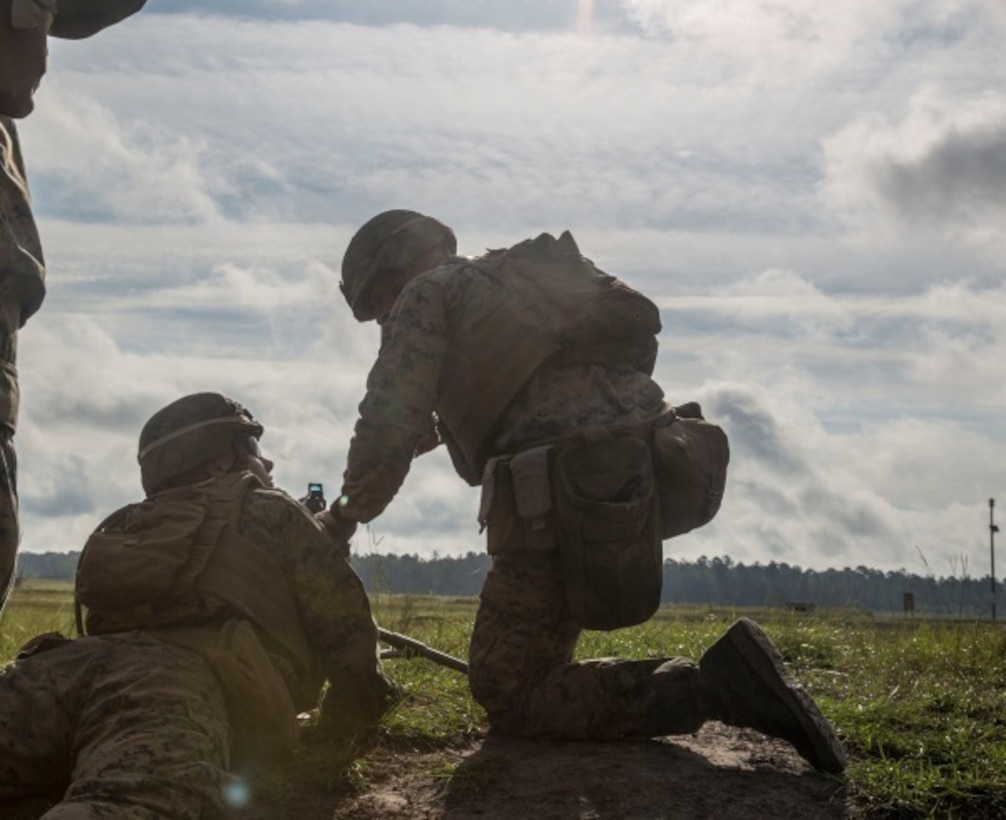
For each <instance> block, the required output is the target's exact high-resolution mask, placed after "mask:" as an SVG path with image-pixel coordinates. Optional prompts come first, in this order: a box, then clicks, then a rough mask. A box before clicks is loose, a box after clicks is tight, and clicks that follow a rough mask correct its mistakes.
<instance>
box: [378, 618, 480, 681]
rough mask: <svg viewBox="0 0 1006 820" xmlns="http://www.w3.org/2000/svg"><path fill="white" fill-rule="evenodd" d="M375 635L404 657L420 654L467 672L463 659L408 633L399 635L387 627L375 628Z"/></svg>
mask: <svg viewBox="0 0 1006 820" xmlns="http://www.w3.org/2000/svg"><path fill="white" fill-rule="evenodd" d="M377 635H378V637H379V638H380V639H381V640H382V641H384V642H385V643H386V644H388V645H389V646H393V647H395V649H400V650H401V651H402V652H403V653H404V654H405V656H406V657H409V656H410V655H421V656H422V657H424V658H427V659H429V660H431V661H433V662H434V663H439V664H440V665H441V666H446V667H447V668H448V669H453V670H454V671H455V672H460V673H461V674H463V675H467V674H468V664H467V663H465V662H464V661H463V660H461V659H460V658H455V657H454V656H453V655H448V654H447V653H446V652H441V651H440V650H439V649H434V648H433V647H432V646H427V645H426V644H424V643H423V642H422V641H417V640H416V639H415V638H410V637H409V636H408V635H400V634H399V633H397V632H389V631H388V630H387V629H380V628H378V630H377Z"/></svg>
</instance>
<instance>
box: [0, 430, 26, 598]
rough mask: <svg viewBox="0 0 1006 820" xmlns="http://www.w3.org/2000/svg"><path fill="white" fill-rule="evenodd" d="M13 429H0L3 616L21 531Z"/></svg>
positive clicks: (1, 593)
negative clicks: (11, 430) (18, 513)
mask: <svg viewBox="0 0 1006 820" xmlns="http://www.w3.org/2000/svg"><path fill="white" fill-rule="evenodd" d="M11 439H12V435H11V433H10V431H9V430H6V429H4V428H3V427H2V426H0V616H2V614H3V607H4V604H5V603H6V601H7V595H8V594H9V592H10V589H11V587H12V586H13V584H14V564H15V561H16V559H17V547H18V542H19V541H20V540H21V529H20V526H19V525H18V515H17V456H16V454H15V453H14V442H13V441H12V440H11Z"/></svg>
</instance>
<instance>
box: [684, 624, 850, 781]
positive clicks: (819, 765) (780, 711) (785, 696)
mask: <svg viewBox="0 0 1006 820" xmlns="http://www.w3.org/2000/svg"><path fill="white" fill-rule="evenodd" d="M699 681H700V691H701V697H702V702H703V711H704V712H705V713H706V715H707V716H708V717H709V718H710V719H712V720H719V721H721V722H723V723H726V724H729V725H731V726H745V727H748V728H751V729H756V730H757V731H759V732H761V733H763V734H766V735H770V736H772V737H778V738H782V739H783V740H786V741H788V742H790V743H792V744H793V746H795V747H796V750H797V751H798V752H799V753H800V754H801V755H803V757H804V758H806V759H807V760H808V761H809V762H810V763H811V764H812V765H813V766H814V768H816V769H819V770H820V771H825V772H832V773H835V774H837V773H839V772H841V771H843V770H844V769H845V752H844V750H843V749H842V745H841V743H839V741H838V738H837V737H836V736H835V732H834V731H833V730H832V728H831V725H830V724H829V723H828V720H827V719H826V718H825V717H824V715H822V714H821V711H820V710H819V709H818V708H817V705H816V704H815V703H814V701H813V700H812V699H811V697H810V695H808V694H807V693H806V692H804V691H803V689H801V688H800V687H799V686H797V685H796V684H795V683H793V681H791V680H790V678H789V676H788V675H787V674H786V670H785V668H784V667H783V660H782V656H781V655H780V654H779V651H778V650H777V649H776V648H775V646H773V645H772V642H771V641H770V640H769V638H768V636H767V635H766V634H765V633H764V632H763V631H762V629H761V627H759V626H758V624H756V623H755V622H754V621H752V620H750V619H748V618H740V619H739V620H737V621H736V622H735V623H734V624H733V626H731V627H730V629H728V630H727V632H726V634H724V635H723V636H722V637H721V638H720V639H719V640H718V641H716V643H714V644H713V645H712V646H711V647H709V649H708V650H707V651H706V653H705V654H704V655H703V656H702V658H701V659H700V660H699Z"/></svg>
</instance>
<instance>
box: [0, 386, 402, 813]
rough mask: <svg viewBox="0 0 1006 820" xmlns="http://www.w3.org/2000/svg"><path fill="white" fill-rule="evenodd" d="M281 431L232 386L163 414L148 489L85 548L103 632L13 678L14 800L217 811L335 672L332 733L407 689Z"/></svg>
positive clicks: (326, 721)
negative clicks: (285, 484)
mask: <svg viewBox="0 0 1006 820" xmlns="http://www.w3.org/2000/svg"><path fill="white" fill-rule="evenodd" d="M262 432H263V428H262V425H261V424H260V423H259V422H258V421H256V420H255V419H254V418H253V417H252V415H251V413H249V412H248V411H247V410H246V409H245V408H243V407H242V406H241V405H240V404H238V403H237V402H235V401H233V400H231V399H229V398H227V397H225V396H223V395H221V394H219V393H196V394H192V395H189V396H185V397H183V398H181V399H178V400H177V401H175V402H172V403H171V404H169V405H167V406H166V407H164V408H163V409H161V410H159V411H158V412H157V413H155V414H154V415H153V416H152V417H151V419H150V420H149V421H148V422H147V424H146V425H145V426H144V428H143V431H142V433H141V434H140V441H139V455H138V458H139V462H140V473H141V478H142V484H143V488H144V490H145V492H146V495H147V497H146V499H145V500H144V501H141V502H139V503H136V504H130V505H129V506H127V507H124V508H122V509H120V510H118V511H116V512H115V513H113V514H112V515H110V516H109V517H108V518H107V519H105V521H104V522H102V524H101V525H100V526H99V527H98V528H97V530H96V531H95V532H94V534H93V535H92V536H91V537H90V538H89V539H88V541H87V544H86V545H85V546H84V549H83V551H82V553H81V558H80V563H79V565H78V570H77V579H76V595H77V599H78V605H79V614H80V618H79V623H80V625H81V626H83V627H84V632H86V635H83V636H82V637H78V638H76V639H72V640H71V639H67V638H64V637H62V636H60V635H57V634H50V635H45V636H41V637H40V638H39V639H37V640H35V641H33V642H32V643H30V644H29V645H28V646H26V647H25V649H24V650H23V651H22V652H21V654H20V655H19V656H18V658H17V659H16V660H15V661H14V662H13V663H11V664H10V665H8V666H7V667H6V668H4V669H3V670H2V671H0V805H2V802H3V800H4V799H5V798H6V799H13V798H23V797H26V796H31V795H34V794H38V793H49V792H52V791H53V790H56V791H57V792H60V793H62V794H63V798H62V802H61V803H60V804H59V805H58V806H56V807H55V808H54V809H52V811H51V812H50V813H49V814H46V815H45V817H46V818H62V817H83V816H87V817H98V816H101V817H108V816H131V817H132V816H143V817H147V816H156V817H169V816H170V817H178V818H200V817H206V816H218V814H220V813H222V812H223V811H224V809H225V795H226V794H227V793H228V788H229V786H230V785H231V784H232V782H233V778H232V776H231V775H230V774H229V771H230V770H231V768H232V766H233V765H234V764H235V763H240V764H241V765H254V764H255V763H257V762H259V761H261V760H262V758H263V757H264V756H265V755H273V754H275V753H277V752H281V751H283V750H284V749H286V748H289V746H290V745H291V744H292V743H294V742H295V740H296V737H297V732H298V728H299V727H298V723H297V720H296V715H297V714H298V713H300V712H302V711H304V710H307V709H311V708H313V707H315V706H317V705H318V701H319V695H320V693H321V690H322V685H323V683H325V681H326V680H327V682H328V688H327V691H326V694H325V697H324V700H323V702H322V704H321V710H320V716H319V731H320V732H322V733H324V734H326V735H330V736H333V737H335V738H337V739H339V740H342V741H347V742H349V741H351V740H352V739H353V738H355V737H357V736H359V735H361V734H364V733H366V732H368V731H370V730H371V729H372V727H373V726H374V725H376V723H377V721H378V719H379V718H380V717H381V715H382V714H383V713H384V711H385V710H386V709H387V708H389V706H390V705H391V704H392V702H393V701H394V700H395V698H396V697H397V687H396V686H395V685H394V684H393V683H392V682H391V681H390V680H389V679H388V678H387V677H386V676H385V674H384V672H383V669H382V666H381V662H380V657H379V651H378V643H377V626H376V624H375V623H374V619H373V617H372V615H371V610H370V603H369V601H368V599H367V595H366V592H365V590H364V588H363V584H362V582H361V581H360V579H359V577H358V576H357V575H356V573H355V572H354V571H353V569H352V567H351V566H350V565H349V562H348V560H347V559H346V558H345V550H344V548H343V545H340V544H337V543H335V541H334V539H333V538H332V537H331V535H330V534H329V533H327V532H326V531H325V530H324V529H323V528H322V527H321V525H320V524H319V523H318V522H317V521H316V520H315V519H314V517H312V516H311V514H310V513H309V512H308V511H307V510H305V509H304V508H303V506H302V505H301V504H300V503H299V502H298V501H296V500H295V499H293V498H292V497H290V496H288V495H287V494H286V493H284V492H283V491H281V490H279V489H276V488H274V487H273V486H272V479H271V477H270V474H271V472H272V466H273V464H272V462H271V461H270V460H269V459H267V458H266V457H265V456H264V455H262V453H261V451H260V449H259V438H260V437H261V435H262Z"/></svg>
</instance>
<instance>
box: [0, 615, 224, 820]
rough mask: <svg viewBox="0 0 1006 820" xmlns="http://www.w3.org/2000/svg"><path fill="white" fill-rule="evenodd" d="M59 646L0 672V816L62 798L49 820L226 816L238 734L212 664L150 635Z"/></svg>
mask: <svg viewBox="0 0 1006 820" xmlns="http://www.w3.org/2000/svg"><path fill="white" fill-rule="evenodd" d="M51 643H54V644H55V645H53V646H51V648H48V647H43V648H41V649H40V650H39V651H36V652H35V653H33V654H31V655H29V656H28V657H24V658H20V659H18V660H16V661H15V662H13V663H12V664H10V665H8V666H7V667H6V668H4V669H3V670H2V671H0V807H2V804H3V801H4V800H10V799H13V798H20V797H25V796H31V795H46V794H53V793H54V792H55V793H56V794H59V793H60V792H62V793H63V796H62V802H60V803H59V805H57V806H55V807H54V808H53V809H51V810H50V811H49V812H47V813H46V814H45V815H43V817H44V818H46V820H56V819H57V818H71V817H72V818H74V820H83V818H117V820H118V818H163V817H173V818H180V819H181V818H192V820H196V819H197V818H202V817H215V816H222V814H223V811H224V806H225V794H226V787H227V785H228V784H229V783H230V782H231V780H232V777H231V775H229V774H228V773H227V767H228V765H229V763H230V758H229V745H230V729H229V727H228V723H227V720H226V718H225V715H226V709H225V706H224V703H223V696H222V693H221V691H220V689H219V687H218V686H217V683H216V680H215V678H214V676H213V673H212V672H211V671H210V669H209V667H208V666H207V665H206V664H205V663H204V662H203V660H202V659H201V658H200V657H199V656H198V655H197V654H196V653H194V652H191V651H189V650H186V649H180V648H177V647H173V646H169V645H167V644H164V643H162V642H160V641H158V640H156V639H154V638H152V637H150V636H149V635H145V634H143V633H123V634H119V635H107V636H96V637H84V638H79V639H77V640H73V641H70V640H64V641H59V640H56V641H51ZM2 813H3V812H2V810H0V814H2Z"/></svg>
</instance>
